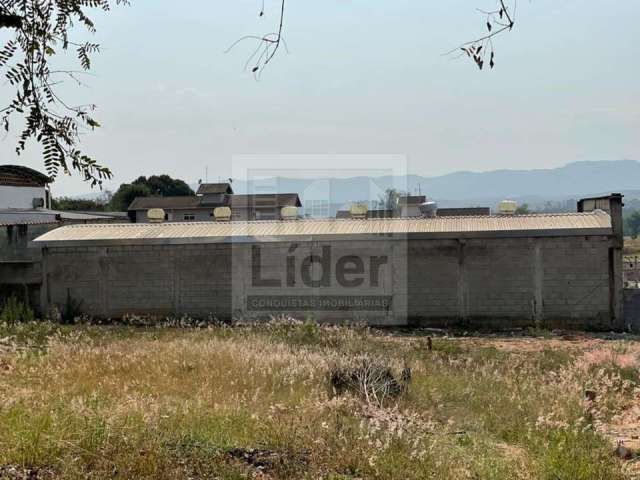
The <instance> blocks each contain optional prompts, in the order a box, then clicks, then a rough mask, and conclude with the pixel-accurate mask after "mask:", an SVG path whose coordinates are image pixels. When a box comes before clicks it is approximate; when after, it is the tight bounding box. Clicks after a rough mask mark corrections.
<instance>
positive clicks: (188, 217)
mask: <svg viewBox="0 0 640 480" xmlns="http://www.w3.org/2000/svg"><path fill="white" fill-rule="evenodd" d="M184 219H185V220H195V219H196V216H195V215H194V214H193V213H185V214H184Z"/></svg>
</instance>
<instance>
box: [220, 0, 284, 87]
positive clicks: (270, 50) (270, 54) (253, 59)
mask: <svg viewBox="0 0 640 480" xmlns="http://www.w3.org/2000/svg"><path fill="white" fill-rule="evenodd" d="M284 13H285V0H280V19H279V22H278V29H277V31H275V32H271V33H267V34H265V35H262V36H260V35H245V36H244V37H241V38H239V39H238V40H236V41H235V42H233V43H232V44H231V46H230V47H229V48H228V49H227V50H226V51H225V53H228V52H230V51H231V50H232V49H233V48H234V47H236V46H237V45H238V44H240V43H242V42H244V41H245V40H253V41H256V42H257V46H256V48H255V50H254V51H253V53H252V54H251V55H250V56H249V58H248V59H247V62H246V63H245V70H246V69H247V68H248V67H249V65H253V67H252V68H251V72H252V73H253V74H254V75H255V76H256V78H259V75H260V72H262V70H264V68H265V67H266V66H267V65H268V64H269V62H271V60H272V59H273V58H274V57H275V55H276V53H277V52H278V50H279V49H280V45H282V46H283V47H284V49H285V50H286V51H287V52H288V51H289V49H288V48H287V43H286V42H285V40H284V37H283V35H282V31H283V28H284ZM263 15H264V0H263V2H262V9H261V10H260V17H262V16H263Z"/></svg>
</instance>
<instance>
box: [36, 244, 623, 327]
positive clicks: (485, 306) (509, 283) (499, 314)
mask: <svg viewBox="0 0 640 480" xmlns="http://www.w3.org/2000/svg"><path fill="white" fill-rule="evenodd" d="M609 245H610V241H609V238H607V237H606V236H591V237H579V236H574V237H540V238H483V239H443V240H377V241H367V242H358V241H327V242H321V241H313V242H298V246H297V248H296V252H294V253H295V255H293V257H294V260H296V261H297V264H298V265H299V264H300V262H301V261H303V259H304V258H305V257H306V256H309V255H314V254H315V255H317V256H321V255H322V252H323V247H329V248H330V249H331V254H332V256H333V257H334V258H333V261H334V264H333V265H335V260H336V258H339V257H344V256H349V255H353V256H358V257H359V258H361V259H363V262H362V263H363V266H362V270H361V271H359V274H358V275H350V276H347V278H350V279H353V278H356V277H358V278H359V277H362V278H364V279H367V282H368V283H366V282H365V284H364V285H359V286H354V287H347V288H344V287H342V286H341V285H339V284H338V283H335V282H334V283H331V285H329V286H328V287H323V286H318V287H308V286H307V285H304V284H303V283H302V282H301V278H300V272H299V271H296V272H294V273H293V274H291V271H290V269H289V270H288V265H287V257H292V255H291V253H290V252H289V250H290V249H291V244H290V243H277V242H272V243H263V244H260V245H258V246H257V247H256V245H255V244H251V243H208V244H207V243H205V244H197V243H196V244H183V245H118V246H105V247H101V246H86V247H83V246H80V247H56V248H46V249H45V252H44V253H45V254H44V258H45V262H44V268H43V270H44V282H43V284H44V288H43V301H44V302H45V303H46V304H48V305H51V304H56V305H58V306H59V307H60V308H62V307H63V306H64V304H65V302H66V301H67V297H68V295H70V296H71V297H72V298H73V299H75V300H78V301H81V302H82V303H81V308H82V310H83V311H84V312H86V313H88V314H91V315H95V316H100V317H111V318H115V317H119V316H122V315H124V314H128V313H138V314H155V315H169V314H182V313H184V314H189V315H192V316H197V317H206V316H215V317H217V318H220V319H227V318H231V317H232V316H244V317H251V316H256V317H260V316H266V315H269V314H270V313H283V312H286V313H291V314H293V315H295V316H298V317H299V318H304V317H305V316H307V315H310V314H311V313H310V311H309V310H306V309H304V308H301V309H300V310H298V311H296V310H295V309H294V308H285V309H284V310H279V309H277V308H275V309H274V310H271V311H269V310H264V309H260V308H258V309H254V308H252V307H251V306H250V305H248V304H247V303H248V302H247V299H248V298H249V297H251V298H256V297H260V296H265V297H270V296H282V295H290V296H296V295H306V294H311V295H322V296H326V297H330V296H331V295H337V294H341V295H344V294H345V293H347V294H348V295H354V296H358V295H364V296H380V297H384V298H386V297H391V305H392V306H391V307H390V308H388V309H385V307H384V306H383V307H381V309H378V310H364V311H362V310H361V311H350V310H341V309H340V307H338V308H335V309H329V310H320V311H317V310H313V313H312V316H313V318H315V319H317V320H326V321H351V320H366V321H368V322H369V323H371V324H378V325H414V326H415V325H429V326H446V325H460V324H461V325H470V326H476V327H488V328H495V327H502V328H503V327H513V326H523V325H532V324H536V323H538V324H541V325H545V326H549V327H565V328H568V327H576V328H606V329H609V328H617V327H619V325H618V324H619V323H620V318H619V317H618V315H619V313H618V305H617V304H616V303H615V298H613V299H612V286H611V285H612V281H613V280H612V277H611V275H612V273H611V269H610V264H609V248H610V246H609ZM255 248H259V250H260V266H261V267H260V271H259V272H257V271H256V269H255V268H253V266H252V265H251V260H250V259H253V260H255ZM375 257H378V258H382V257H387V258H389V261H388V262H387V263H384V264H382V265H379V266H378V267H379V268H378V272H377V274H378V281H377V282H375V281H374V282H371V281H370V280H371V278H372V277H371V262H370V261H369V260H370V259H371V258H375ZM291 262H293V261H291ZM293 263H294V264H295V263H296V262H293ZM313 266H314V268H315V266H316V264H313ZM351 267H353V266H352V265H351V266H350V268H351ZM374 267H376V265H375V263H374ZM295 268H297V266H295V265H294V269H295ZM316 273H318V274H320V273H321V272H316ZM288 274H289V275H290V276H292V278H293V279H294V283H293V285H287V283H286V282H287V275H288ZM332 274H333V273H332ZM257 276H259V277H260V281H261V282H262V284H261V283H258V285H257V286H256V284H255V282H254V281H255V280H256V277H257ZM316 276H317V275H316ZM317 277H318V276H317ZM318 278H320V277H318ZM374 280H375V279H374ZM252 282H253V283H252ZM265 282H266V284H265ZM269 282H276V283H275V284H274V283H271V284H270V283H269ZM277 282H280V283H277ZM372 283H374V285H372ZM614 297H615V296H614Z"/></svg>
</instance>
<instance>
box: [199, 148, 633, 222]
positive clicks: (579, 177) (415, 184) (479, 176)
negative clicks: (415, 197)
mask: <svg viewBox="0 0 640 480" xmlns="http://www.w3.org/2000/svg"><path fill="white" fill-rule="evenodd" d="M195 187H196V188H197V185H195ZM233 188H234V191H235V192H236V193H262V192H265V193H272V192H281V193H284V192H298V193H299V194H300V198H301V200H302V203H303V206H304V207H305V208H306V209H310V208H311V209H318V208H319V209H321V210H322V209H326V208H328V209H329V212H328V213H329V215H333V214H335V210H336V209H338V208H344V207H345V206H346V205H348V204H349V203H351V202H353V201H369V202H370V203H374V202H375V201H376V200H378V198H379V196H380V195H381V194H382V193H383V192H384V191H385V190H386V189H387V188H397V189H398V190H402V191H407V192H410V193H411V194H417V193H418V192H421V193H422V194H423V195H426V196H427V197H428V198H430V199H433V200H436V201H437V202H438V204H439V205H441V206H448V207H454V206H488V207H492V208H495V206H496V205H497V204H498V203H499V202H500V201H501V200H504V199H512V200H516V201H517V202H518V203H520V204H522V203H527V204H528V205H529V206H531V207H532V208H535V209H538V210H540V209H546V210H574V209H575V200H576V199H578V198H581V197H585V196H591V195H601V194H607V193H611V192H620V193H623V194H626V195H627V197H629V199H632V198H640V162H639V161H636V160H615V161H590V162H574V163H569V164H567V165H565V166H563V167H559V168H552V169H536V170H494V171H488V172H455V173H450V174H447V175H442V176H437V177H422V176H419V175H408V176H406V177H391V176H387V177H376V178H369V177H353V178H319V179H295V178H284V177H277V178H270V179H264V180H260V181H256V182H252V183H247V182H245V181H234V182H233ZM327 202H328V205H327ZM310 213H311V212H310Z"/></svg>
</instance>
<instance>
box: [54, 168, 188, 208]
mask: <svg viewBox="0 0 640 480" xmlns="http://www.w3.org/2000/svg"><path fill="white" fill-rule="evenodd" d="M189 195H195V192H194V191H193V190H192V189H191V187H189V185H187V183H186V182H185V181H184V180H180V179H177V178H171V177H170V176H169V175H152V176H150V177H144V176H141V177H138V178H136V179H135V180H134V181H133V182H131V183H123V184H122V185H120V187H118V190H116V192H115V193H111V192H109V191H106V192H104V193H103V194H102V195H100V196H99V197H97V198H95V199H83V198H70V197H59V198H54V199H53V201H52V207H53V209H54V210H75V211H86V212H105V211H112V212H126V211H127V209H128V208H129V205H131V202H133V200H134V199H135V198H136V197H181V196H189Z"/></svg>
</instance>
